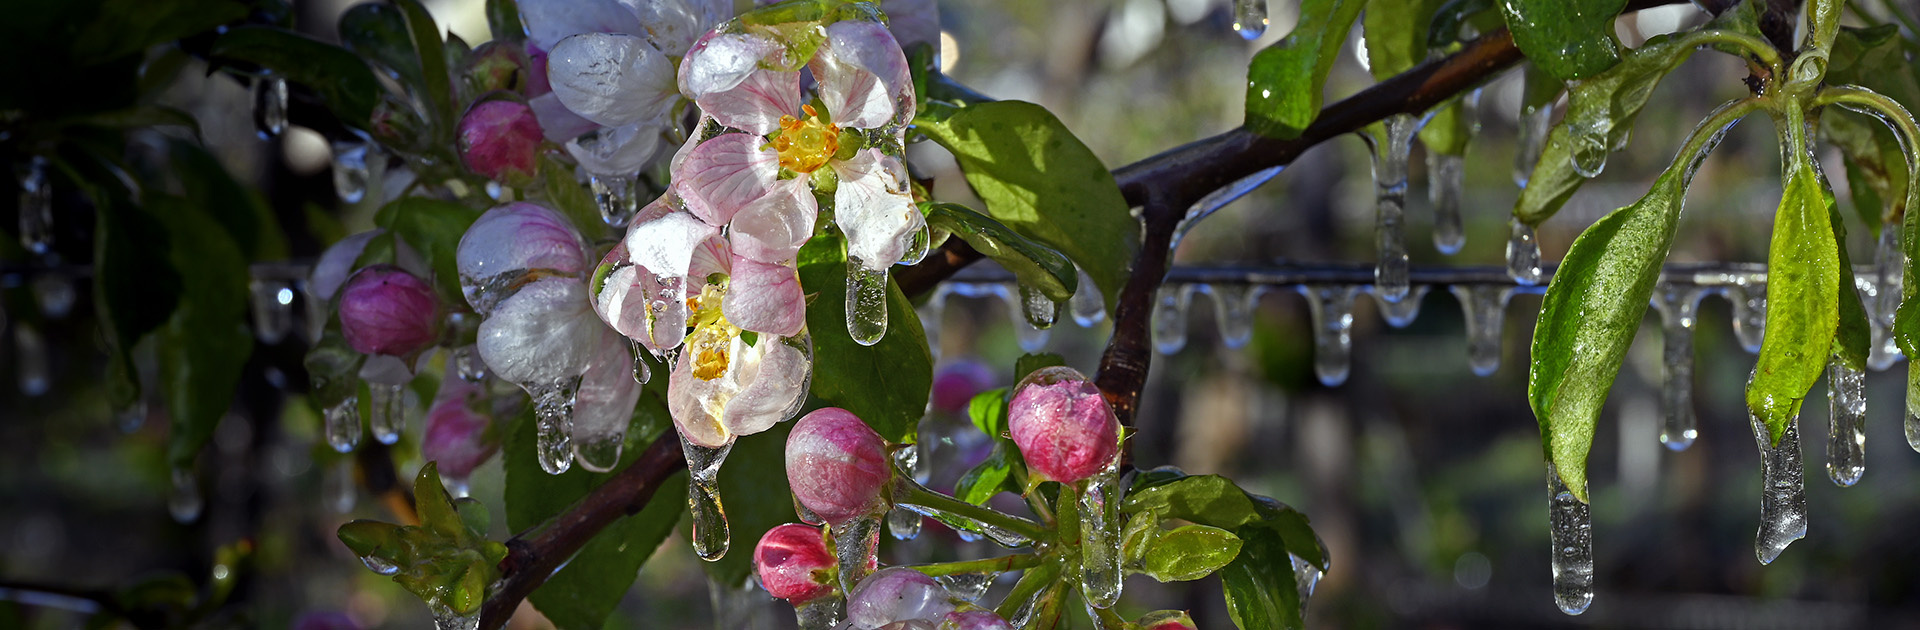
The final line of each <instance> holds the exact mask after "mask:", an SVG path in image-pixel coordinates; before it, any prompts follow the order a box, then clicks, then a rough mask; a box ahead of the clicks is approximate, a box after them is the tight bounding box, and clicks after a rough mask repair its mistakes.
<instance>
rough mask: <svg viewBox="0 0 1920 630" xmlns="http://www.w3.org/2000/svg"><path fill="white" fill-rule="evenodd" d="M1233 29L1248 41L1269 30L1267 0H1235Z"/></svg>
mask: <svg viewBox="0 0 1920 630" xmlns="http://www.w3.org/2000/svg"><path fill="white" fill-rule="evenodd" d="M1233 30H1234V31H1235V32H1238V33H1240V38H1241V39H1245V40H1247V41H1253V40H1256V39H1260V36H1261V35H1265V34H1266V32H1267V0H1233Z"/></svg>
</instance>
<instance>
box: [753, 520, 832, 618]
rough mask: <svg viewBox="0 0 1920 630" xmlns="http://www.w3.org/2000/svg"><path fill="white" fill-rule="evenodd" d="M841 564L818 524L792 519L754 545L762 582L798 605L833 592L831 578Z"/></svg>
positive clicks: (756, 562) (756, 571) (754, 561)
mask: <svg viewBox="0 0 1920 630" xmlns="http://www.w3.org/2000/svg"><path fill="white" fill-rule="evenodd" d="M837 566H839V565H838V561H836V560H834V558H833V554H832V553H831V552H828V551H827V539H826V535H825V534H824V533H822V532H821V531H820V530H819V529H818V528H813V527H808V526H806V525H801V524H799V523H788V524H785V525H781V526H779V527H775V528H773V529H769V530H767V534H766V535H765V536H761V537H760V544H759V546H756V547H754V548H753V568H754V572H755V573H758V574H759V575H760V586H761V587H764V588H766V589H767V592H768V593H772V594H773V596H774V597H776V598H779V599H784V600H787V602H788V603H791V604H793V605H795V606H798V605H800V604H803V603H805V602H809V601H812V600H813V599H814V598H817V597H821V596H823V595H828V594H831V593H833V584H831V581H832V579H833V575H834V569H835V567H837Z"/></svg>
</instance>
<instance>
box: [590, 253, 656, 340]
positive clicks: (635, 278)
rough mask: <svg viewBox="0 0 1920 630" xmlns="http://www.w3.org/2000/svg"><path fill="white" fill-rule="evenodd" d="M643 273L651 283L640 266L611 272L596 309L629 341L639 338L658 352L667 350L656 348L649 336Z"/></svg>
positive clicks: (629, 265) (597, 298) (595, 301)
mask: <svg viewBox="0 0 1920 630" xmlns="http://www.w3.org/2000/svg"><path fill="white" fill-rule="evenodd" d="M642 274H645V275H647V278H645V280H646V281H649V282H650V281H651V280H652V279H653V278H652V274H647V272H646V270H645V269H641V268H640V266H639V265H632V264H624V263H622V264H619V265H617V266H615V267H614V269H613V271H611V272H608V273H607V276H606V279H605V280H604V284H602V285H600V294H599V295H597V296H594V300H593V310H594V312H595V313H598V314H599V315H600V321H604V322H606V323H607V325H608V326H611V327H613V329H614V330H615V331H617V332H619V333H620V334H622V335H625V336H626V337H627V338H629V339H637V340H639V341H640V342H641V343H642V344H645V345H647V346H648V347H649V349H651V350H654V351H660V350H664V349H665V348H657V347H653V345H652V339H651V338H650V337H649V336H648V335H647V307H646V300H645V299H644V298H645V297H646V290H645V289H643V288H641V282H642V278H641V277H640V276H641V275H642Z"/></svg>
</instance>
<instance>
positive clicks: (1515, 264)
mask: <svg viewBox="0 0 1920 630" xmlns="http://www.w3.org/2000/svg"><path fill="white" fill-rule="evenodd" d="M1510 224H1511V230H1510V234H1509V235H1508V236H1507V276H1508V277H1511V278H1513V281H1514V282H1518V283H1520V285H1521V286H1529V287H1530V286H1534V285H1537V284H1540V280H1541V279H1542V278H1543V272H1542V271H1541V270H1540V240H1539V238H1537V237H1536V236H1535V235H1534V232H1533V226H1531V225H1527V224H1526V223H1525V222H1522V221H1521V220H1520V219H1518V218H1515V219H1513V220H1512V221H1510Z"/></svg>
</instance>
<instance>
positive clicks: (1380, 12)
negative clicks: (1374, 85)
mask: <svg viewBox="0 0 1920 630" xmlns="http://www.w3.org/2000/svg"><path fill="white" fill-rule="evenodd" d="M1443 2H1444V0H1367V9H1366V13H1365V15H1363V16H1362V17H1361V18H1360V28H1361V32H1362V33H1363V34H1364V35H1365V36H1366V42H1367V70H1369V71H1371V72H1372V73H1373V78H1375V79H1386V78H1387V77H1391V76H1393V75H1396V74H1400V73H1402V72H1406V71H1407V69H1409V68H1412V67H1414V66H1417V65H1420V62H1422V61H1426V60H1427V46H1428V45H1427V35H1428V26H1429V25H1430V24H1432V23H1433V17H1434V12H1435V11H1437V10H1439V8H1440V6H1441V4H1443Z"/></svg>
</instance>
